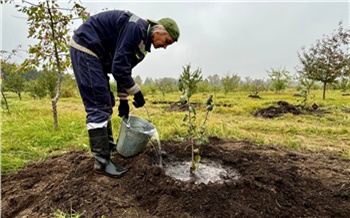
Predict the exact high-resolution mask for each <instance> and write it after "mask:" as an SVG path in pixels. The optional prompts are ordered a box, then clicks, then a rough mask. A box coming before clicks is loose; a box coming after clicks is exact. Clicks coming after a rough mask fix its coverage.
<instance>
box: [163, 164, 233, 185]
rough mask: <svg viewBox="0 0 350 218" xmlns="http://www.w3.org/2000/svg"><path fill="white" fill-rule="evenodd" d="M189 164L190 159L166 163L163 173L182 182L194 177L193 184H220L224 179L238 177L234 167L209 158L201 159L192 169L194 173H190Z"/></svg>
mask: <svg viewBox="0 0 350 218" xmlns="http://www.w3.org/2000/svg"><path fill="white" fill-rule="evenodd" d="M190 166H191V162H190V161H188V162H179V161H178V162H172V163H167V164H166V165H165V174H166V175H167V176H171V177H173V178H175V179H178V180H181V181H184V182H188V181H192V180H193V179H195V184H200V183H204V184H209V182H211V183H219V184H222V183H223V182H224V181H227V180H237V179H239V178H240V175H239V173H238V172H237V171H236V170H235V169H232V168H228V167H224V166H223V165H222V164H221V163H219V162H215V161H211V160H205V159H203V160H201V163H199V167H198V169H197V170H195V171H194V175H191V173H190Z"/></svg>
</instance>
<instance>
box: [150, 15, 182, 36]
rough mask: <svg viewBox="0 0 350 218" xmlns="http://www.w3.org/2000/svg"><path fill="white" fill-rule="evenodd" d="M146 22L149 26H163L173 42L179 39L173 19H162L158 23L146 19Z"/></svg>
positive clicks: (178, 31) (178, 32) (177, 29)
mask: <svg viewBox="0 0 350 218" xmlns="http://www.w3.org/2000/svg"><path fill="white" fill-rule="evenodd" d="M148 21H149V22H150V23H151V24H160V25H162V26H164V28H165V29H166V31H167V32H168V33H169V35H170V36H171V37H172V38H173V39H174V41H175V42H176V41H177V40H178V38H179V37H180V30H179V27H178V26H177V24H176V22H175V21H174V20H173V19H171V18H162V19H160V20H158V21H154V20H149V19H148Z"/></svg>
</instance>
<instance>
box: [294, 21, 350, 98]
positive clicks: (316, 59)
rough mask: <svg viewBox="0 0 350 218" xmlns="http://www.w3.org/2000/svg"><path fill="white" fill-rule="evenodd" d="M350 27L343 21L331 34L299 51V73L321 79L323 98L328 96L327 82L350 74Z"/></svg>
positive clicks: (313, 78)
mask: <svg viewBox="0 0 350 218" xmlns="http://www.w3.org/2000/svg"><path fill="white" fill-rule="evenodd" d="M349 42H350V29H344V28H343V27H342V22H340V23H339V27H338V29H337V30H335V31H333V33H331V35H324V36H323V38H322V39H321V40H317V41H316V44H315V45H313V46H311V48H310V49H309V50H308V51H306V49H305V47H303V48H302V52H301V53H298V56H299V60H300V62H301V66H298V73H299V75H301V76H303V77H306V78H308V79H312V80H315V81H321V82H322V83H323V99H325V98H326V87H327V84H333V83H335V82H336V81H337V79H340V78H342V77H348V76H350V55H349V52H348V47H347V46H348V44H349Z"/></svg>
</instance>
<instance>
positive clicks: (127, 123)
mask: <svg viewBox="0 0 350 218" xmlns="http://www.w3.org/2000/svg"><path fill="white" fill-rule="evenodd" d="M124 118H125V116H123V118H122V121H123V122H124ZM127 119H128V120H127V122H126V127H127V128H130V114H129V116H128V118H127Z"/></svg>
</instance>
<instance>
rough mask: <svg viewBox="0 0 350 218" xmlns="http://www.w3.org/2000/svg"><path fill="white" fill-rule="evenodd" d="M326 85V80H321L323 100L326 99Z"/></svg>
mask: <svg viewBox="0 0 350 218" xmlns="http://www.w3.org/2000/svg"><path fill="white" fill-rule="evenodd" d="M326 86H327V82H323V96H322V97H323V100H325V99H326Z"/></svg>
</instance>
